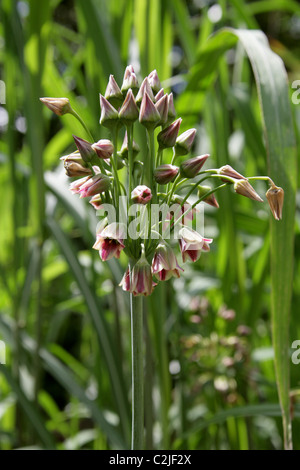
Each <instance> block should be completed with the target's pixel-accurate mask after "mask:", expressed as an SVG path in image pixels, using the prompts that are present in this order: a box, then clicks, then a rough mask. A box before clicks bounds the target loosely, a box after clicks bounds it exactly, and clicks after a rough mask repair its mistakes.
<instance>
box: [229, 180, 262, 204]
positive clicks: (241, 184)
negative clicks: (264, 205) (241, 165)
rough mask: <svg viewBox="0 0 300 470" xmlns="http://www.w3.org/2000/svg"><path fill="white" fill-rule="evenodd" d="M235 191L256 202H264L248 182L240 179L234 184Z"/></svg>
mask: <svg viewBox="0 0 300 470" xmlns="http://www.w3.org/2000/svg"><path fill="white" fill-rule="evenodd" d="M233 187H234V190H235V192H236V193H237V194H241V195H242V196H245V197H248V198H249V199H253V200H254V201H258V202H263V200H262V198H261V197H260V196H259V195H258V194H257V192H256V191H255V190H254V188H253V187H252V186H251V184H250V183H249V181H248V180H246V179H240V180H237V181H236V182H235V183H234V186H233Z"/></svg>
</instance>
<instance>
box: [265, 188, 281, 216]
mask: <svg viewBox="0 0 300 470" xmlns="http://www.w3.org/2000/svg"><path fill="white" fill-rule="evenodd" d="M266 198H267V200H268V203H269V206H270V209H271V211H272V214H273V216H274V218H275V220H280V219H282V207H283V200H284V191H283V189H282V188H280V187H279V186H275V184H274V185H272V186H271V188H270V189H268V191H267V192H266Z"/></svg>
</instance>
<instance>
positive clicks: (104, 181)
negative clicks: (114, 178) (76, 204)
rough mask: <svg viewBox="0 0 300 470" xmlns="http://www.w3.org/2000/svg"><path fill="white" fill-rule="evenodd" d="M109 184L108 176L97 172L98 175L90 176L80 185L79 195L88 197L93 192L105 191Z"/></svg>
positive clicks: (92, 194)
mask: <svg viewBox="0 0 300 470" xmlns="http://www.w3.org/2000/svg"><path fill="white" fill-rule="evenodd" d="M109 186H110V179H109V177H108V176H106V175H103V174H102V173H99V174H98V175H95V176H92V177H90V178H89V179H88V180H87V181H86V182H85V183H83V185H81V186H80V188H79V190H78V192H79V194H80V197H89V196H94V194H99V193H102V192H104V191H107V189H108V188H109Z"/></svg>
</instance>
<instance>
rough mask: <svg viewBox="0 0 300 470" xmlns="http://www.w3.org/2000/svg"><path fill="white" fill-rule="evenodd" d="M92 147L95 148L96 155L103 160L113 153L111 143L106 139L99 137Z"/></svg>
mask: <svg viewBox="0 0 300 470" xmlns="http://www.w3.org/2000/svg"><path fill="white" fill-rule="evenodd" d="M92 149H93V150H95V152H96V154H97V156H98V157H99V158H102V159H103V160H105V159H107V158H110V157H111V156H112V154H113V153H114V146H113V143H112V142H111V141H110V140H108V139H100V140H98V142H95V143H94V144H93V145H92Z"/></svg>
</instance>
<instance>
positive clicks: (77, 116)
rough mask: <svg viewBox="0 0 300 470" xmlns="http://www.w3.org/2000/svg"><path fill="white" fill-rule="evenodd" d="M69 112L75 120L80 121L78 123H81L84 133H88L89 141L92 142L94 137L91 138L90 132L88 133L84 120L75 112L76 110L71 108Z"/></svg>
mask: <svg viewBox="0 0 300 470" xmlns="http://www.w3.org/2000/svg"><path fill="white" fill-rule="evenodd" d="M70 114H72V116H74V117H75V118H76V119H77V121H79V122H80V124H81V125H82V127H83V128H84V130H85V131H86V133H87V134H88V136H89V138H90V139H91V141H92V142H94V138H93V136H92V134H91V133H90V131H89V129H88V127H87V125H86V124H85V122H84V120H83V119H82V118H81V117H80V116H79V114H78V113H76V111H74V109H72V111H70Z"/></svg>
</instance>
